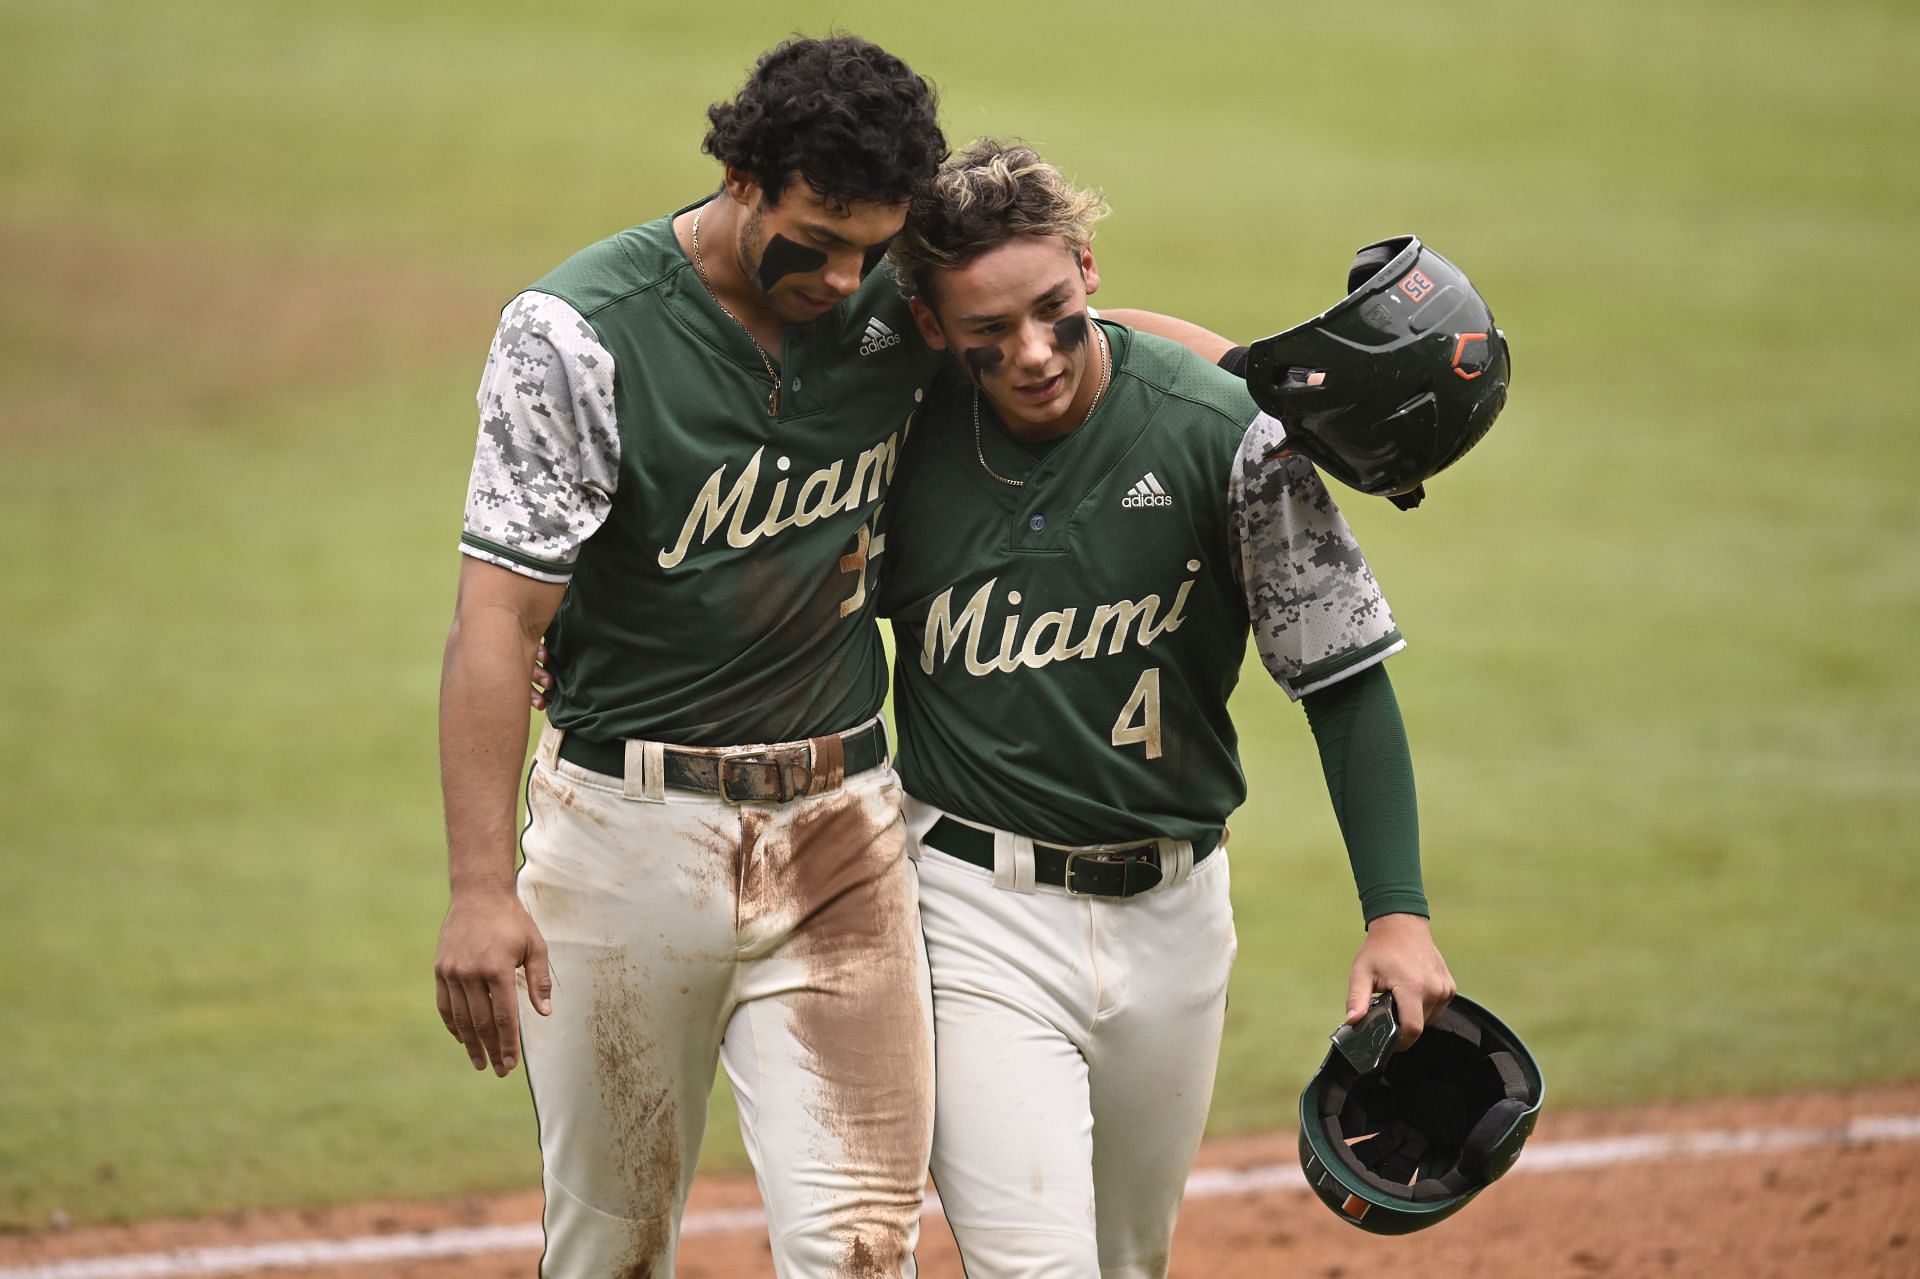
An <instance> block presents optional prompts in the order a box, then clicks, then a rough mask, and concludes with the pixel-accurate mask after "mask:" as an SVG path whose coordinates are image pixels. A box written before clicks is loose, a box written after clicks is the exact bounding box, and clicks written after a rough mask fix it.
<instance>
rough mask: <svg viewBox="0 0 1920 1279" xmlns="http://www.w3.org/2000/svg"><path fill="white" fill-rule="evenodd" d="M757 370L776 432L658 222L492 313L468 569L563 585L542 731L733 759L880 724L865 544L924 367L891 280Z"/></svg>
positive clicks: (751, 369)
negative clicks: (775, 388) (763, 745)
mask: <svg viewBox="0 0 1920 1279" xmlns="http://www.w3.org/2000/svg"><path fill="white" fill-rule="evenodd" d="M684 211H685V210H682V212H684ZM768 354H769V355H770V356H773V357H776V358H777V360H778V372H779V376H780V403H779V414H778V415H777V416H769V415H768V412H767V404H768V391H769V389H770V385H771V384H770V382H769V380H768V377H767V371H766V367H765V365H764V364H763V363H762V362H761V360H760V357H759V355H758V354H757V353H756V352H755V350H754V347H753V345H752V343H751V342H750V341H749V339H748V338H747V335H746V333H745V332H744V331H743V330H742V329H741V328H740V327H739V326H738V325H736V324H735V323H734V322H733V320H731V319H730V318H728V316H727V315H726V314H724V313H723V312H722V311H721V310H720V308H719V306H718V305H717V304H716V303H715V302H714V300H713V298H712V296H711V295H710V294H709V293H708V292H707V290H706V287H705V286H704V285H703V284H702V283H701V281H700V278H699V276H698V274H697V273H696V272H695V270H694V266H693V263H692V262H691V261H690V260H689V259H688V257H687V256H686V254H685V253H684V252H683V251H682V250H681V248H680V245H679V242H678V241H677V240H676V239H675V238H674V234H673V227H672V219H671V218H670V217H669V218H662V219H660V220H658V221H656V222H650V223H648V224H646V225H644V226H640V227H635V228H633V229H631V230H628V231H623V232H621V233H620V234H618V235H616V236H614V237H612V238H611V239H608V240H604V241H602V242H600V243H599V244H596V245H593V246H591V247H589V248H587V249H585V250H584V251H582V252H581V253H579V254H577V255H575V256H574V257H572V258H570V259H568V260H567V261H566V262H565V263H563V264H562V265H561V266H560V267H559V268H557V269H556V270H555V271H553V272H552V273H551V274H550V275H548V276H547V277H546V278H545V279H542V280H541V281H539V282H538V283H537V284H535V285H534V286H533V288H532V289H531V290H529V291H528V292H526V293H523V294H521V295H520V296H519V297H518V298H516V299H514V301H513V302H512V303H511V304H510V305H509V306H508V307H507V309H506V310H505V311H504V312H503V313H502V318H501V323H500V329H499V332H498V334H497V335H496V337H495V339H494V345H493V350H492V353H491V354H490V356H489V358H488V362H487V370H486V373H485V374H484V375H483V377H482V381H481V388H480V394H479V407H480V438H479V445H478V448H477V450H476V453H475V460H474V468H473V476H472V480H471V483H470V485H469V488H468V494H467V510H466V523H465V530H464V532H463V535H462V538H461V549H462V550H463V551H464V552H465V553H466V554H468V555H472V556H475V557H477V558H480V559H483V560H487V561H489V562H491V563H494V564H498V565H500V566H501V567H504V568H507V569H510V570H512V571H514V572H518V573H523V574H526V575H528V576H532V577H536V578H540V579H542V580H545V581H552V582H565V583H566V586H567V590H566V594H565V596H564V597H563V598H562V601H561V604H560V611H559V614H558V616H557V617H556V618H555V620H554V623H553V625H552V627H551V629H550V631H549V633H548V647H549V648H550V650H551V652H552V665H553V669H554V671H555V675H556V677H557V680H558V683H559V688H558V690H557V692H556V694H555V696H554V697H553V699H552V704H551V707H550V710H549V712H548V714H549V716H550V718H551V719H552V720H553V722H554V723H555V724H556V725H557V726H559V727H561V728H564V729H567V730H570V731H576V732H579V733H582V734H584V735H586V736H589V737H594V738H599V739H611V738H618V737H641V738H647V739H651V740H656V741H666V742H672V743H678V744H682V745H713V746H724V745H737V744H742V743H748V742H767V741H786V740H792V739H796V738H802V737H810V736H818V735H820V734H824V733H829V732H836V731H840V730H844V729H846V728H849V727H852V726H854V725H856V724H859V723H860V722H861V721H863V720H865V719H868V718H870V717H872V716H873V715H875V714H877V713H878V711H879V710H880V706H881V703H882V701H883V699H884V697H885V692H886V661H885V656H884V651H883V649H882V647H881V643H880V636H879V633H878V628H877V627H876V626H875V624H874V621H873V612H874V597H873V595H872V593H871V591H870V589H869V572H870V564H871V560H872V558H873V556H874V554H875V553H876V548H875V546H874V521H875V518H876V516H877V514H878V512H879V511H880V508H881V506H882V504H883V502H884V501H885V499H886V495H887V490H888V487H889V485H890V483H891V481H892V479H893V476H894V472H895V467H896V465H897V464H898V460H899V450H900V447H901V444H902V442H903V440H904V439H905V436H906V431H907V426H908V423H909V422H910V420H911V418H912V415H913V412H914V410H915V407H916V405H917V404H918V403H919V401H920V400H921V398H922V396H923V393H924V390H925V388H926V387H927V386H929V385H930V384H931V382H932V379H933V375H934V371H935V369H936V367H937V357H936V356H935V355H934V354H933V353H931V352H929V351H928V350H927V349H926V347H925V345H924V344H923V343H922V342H920V340H919V339H918V337H917V336H916V335H915V334H914V332H913V325H912V319H911V315H910V313H909V312H908V310H907V307H906V305H905V303H904V302H903V301H902V300H901V298H900V296H899V294H898V291H897V288H896V286H895V283H894V280H893V276H892V272H891V270H889V269H887V268H885V267H882V268H880V269H878V270H875V271H873V272H872V273H871V274H870V275H869V277H868V279H867V280H866V281H865V282H864V283H863V285H862V286H861V288H860V290H859V292H858V293H856V294H855V295H854V296H853V297H852V298H849V299H848V300H847V301H846V302H843V303H842V304H841V305H840V306H838V307H836V308H835V309H834V310H833V311H831V312H829V313H828V314H827V315H826V316H824V317H823V318H821V319H820V320H818V321H815V322H814V323H812V324H806V325H795V326H790V327H789V328H788V329H787V330H786V335H785V339H784V342H783V344H782V346H781V349H780V350H779V351H777V352H772V351H770V352H768Z"/></svg>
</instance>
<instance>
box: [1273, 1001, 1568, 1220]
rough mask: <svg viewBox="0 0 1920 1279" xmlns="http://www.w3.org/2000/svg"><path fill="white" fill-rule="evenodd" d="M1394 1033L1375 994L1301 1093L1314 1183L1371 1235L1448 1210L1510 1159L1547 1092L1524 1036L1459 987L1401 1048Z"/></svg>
mask: <svg viewBox="0 0 1920 1279" xmlns="http://www.w3.org/2000/svg"><path fill="white" fill-rule="evenodd" d="M1399 1033H1400V1032H1399V1025H1398V1024H1397V1022H1396V1020H1395V1018H1394V1015H1393V1001H1392V999H1390V998H1389V997H1387V996H1385V995H1380V996H1376V997H1375V998H1374V1003H1373V1006H1372V1007H1371V1008H1369V1009H1368V1010H1367V1013H1366V1015H1365V1016H1364V1017H1362V1018H1361V1019H1360V1021H1359V1022H1357V1023H1356V1024H1354V1025H1352V1026H1342V1027H1341V1028H1340V1029H1339V1030H1337V1031H1335V1032H1334V1034H1333V1050H1332V1051H1331V1052H1329V1053H1328V1054H1327V1060H1326V1061H1325V1062H1324V1063H1323V1064H1322V1065H1321V1067H1320V1070H1319V1073H1318V1074H1316V1075H1314V1077H1313V1080H1312V1082H1310V1083H1309V1084H1308V1085H1307V1090H1306V1091H1305V1092H1303V1093H1301V1094H1300V1166H1301V1168H1302V1169H1303V1170H1304V1171H1305V1172H1306V1174H1307V1184H1308V1185H1310V1186H1312V1187H1313V1191H1314V1193H1315V1194H1317V1195H1319V1196H1320V1201H1321V1202H1322V1203H1324V1204H1326V1205H1327V1207H1329V1208H1331V1209H1333V1211H1334V1213H1335V1214H1336V1215H1337V1216H1339V1217H1340V1219H1341V1220H1342V1221H1346V1222H1349V1223H1351V1224H1353V1225H1355V1226H1358V1227H1359V1228H1360V1229H1362V1230H1366V1231H1370V1232H1372V1233H1373V1234H1376V1235H1404V1234H1410V1233H1412V1232H1413V1231H1415V1230H1422V1229H1425V1228H1426V1227H1428V1226H1431V1225H1432V1224H1434V1223H1435V1222H1436V1221H1440V1220H1442V1219H1443V1218H1446V1217H1450V1216H1452V1215H1453V1214H1454V1213H1456V1212H1458V1211H1460V1209H1461V1208H1462V1207H1463V1206H1465V1204H1466V1202H1467V1200H1469V1199H1471V1198H1473V1197H1474V1196H1475V1195H1477V1194H1479V1193H1480V1192H1481V1191H1482V1190H1484V1189H1486V1188H1487V1186H1488V1185H1489V1184H1490V1183H1491V1182H1493V1181H1494V1180H1495V1179H1496V1178H1498V1177H1499V1176H1500V1175H1501V1174H1502V1173H1504V1172H1506V1170H1507V1169H1509V1168H1511V1167H1513V1161H1514V1160H1516V1159H1518V1158H1519V1157H1520V1147H1521V1146H1522V1145H1524V1144H1525V1143H1526V1140H1527V1137H1528V1135H1529V1134H1531V1133H1532V1132H1533V1125H1534V1122H1535V1121H1536V1120H1537V1119H1538V1118H1539V1115H1540V1103H1541V1101H1542V1100H1543V1099H1544V1098H1545V1096H1546V1091H1547V1086H1546V1081H1545V1080H1544V1079H1542V1078H1541V1075H1540V1067H1539V1066H1538V1065H1537V1064H1536V1063H1535V1062H1534V1060H1533V1055H1532V1054H1531V1053H1529V1052H1528V1051H1527V1046H1526V1045H1525V1044H1523V1043H1521V1042H1520V1037H1519V1036H1518V1035H1516V1034H1514V1033H1513V1032H1512V1031H1511V1030H1509V1029H1507V1027H1506V1026H1505V1025H1504V1024H1503V1023H1502V1022H1501V1021H1500V1019H1499V1018H1498V1017H1495V1016H1494V1015H1493V1014H1492V1013H1490V1012H1488V1011H1487V1010H1486V1009H1485V1008H1482V1007H1481V1006H1480V1005H1479V1004H1476V1003H1474V1002H1473V1001H1472V1000H1471V999H1468V998H1466V997H1465V996H1464V995H1455V996H1454V997H1453V1002H1452V1003H1450V1004H1448V1005H1447V1007H1446V1009H1445V1010H1444V1011H1442V1012H1441V1014H1440V1015H1439V1016H1438V1017H1436V1018H1434V1019H1433V1020H1432V1021H1430V1022H1428V1023H1427V1027H1426V1029H1425V1030H1424V1031H1423V1032H1422V1033H1421V1035H1420V1038H1419V1039H1418V1040H1416V1041H1415V1042H1414V1045H1413V1047H1411V1048H1409V1049H1407V1050H1406V1051H1405V1052H1398V1053H1397V1052H1395V1051H1394V1050H1393V1045H1394V1041H1395V1039H1396V1038H1397V1037H1398V1035H1399Z"/></svg>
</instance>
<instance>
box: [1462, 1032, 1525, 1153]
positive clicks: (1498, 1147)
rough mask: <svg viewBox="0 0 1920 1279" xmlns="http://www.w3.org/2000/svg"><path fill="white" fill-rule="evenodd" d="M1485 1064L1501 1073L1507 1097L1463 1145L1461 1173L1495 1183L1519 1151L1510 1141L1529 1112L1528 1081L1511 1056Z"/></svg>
mask: <svg viewBox="0 0 1920 1279" xmlns="http://www.w3.org/2000/svg"><path fill="white" fill-rule="evenodd" d="M1486 1064H1487V1065H1488V1066H1491V1067H1492V1068H1493V1069H1494V1071H1495V1072H1497V1073H1498V1075H1499V1079H1500V1088H1501V1090H1502V1091H1503V1092H1505V1093H1506V1096H1505V1097H1503V1098H1502V1099H1501V1100H1499V1101H1496V1102H1494V1103H1493V1104H1492V1105H1491V1106H1489V1107H1487V1113H1486V1114H1484V1115H1482V1116H1480V1118H1479V1120H1478V1121H1476V1122H1475V1123H1474V1125H1473V1127H1472V1128H1470V1129H1468V1130H1467V1135H1466V1138H1465V1140H1463V1141H1462V1142H1461V1143H1460V1169H1461V1171H1462V1172H1465V1173H1466V1174H1467V1175H1468V1176H1470V1177H1473V1178H1476V1179H1478V1180H1480V1181H1492V1180H1493V1179H1494V1178H1496V1177H1498V1176H1499V1175H1500V1174H1501V1173H1503V1172H1505V1171H1506V1170H1507V1169H1508V1168H1509V1167H1511V1166H1512V1164H1513V1156H1515V1155H1517V1154H1519V1148H1518V1147H1517V1146H1516V1147H1512V1148H1511V1149H1509V1148H1508V1147H1507V1144H1506V1143H1507V1138H1508V1137H1509V1136H1510V1135H1511V1134H1512V1132H1513V1129H1514V1126H1515V1125H1516V1124H1518V1123H1519V1122H1520V1120H1521V1119H1522V1118H1523V1117H1524V1116H1525V1115H1526V1113H1527V1110H1528V1094H1529V1091H1530V1090H1529V1088H1528V1086H1527V1077H1526V1074H1525V1072H1523V1071H1522V1070H1521V1069H1520V1063H1519V1062H1518V1061H1516V1060H1514V1057H1513V1054H1512V1053H1506V1052H1496V1053H1489V1054H1488V1055H1487V1059H1486Z"/></svg>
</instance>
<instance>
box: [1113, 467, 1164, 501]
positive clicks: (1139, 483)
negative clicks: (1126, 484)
mask: <svg viewBox="0 0 1920 1279" xmlns="http://www.w3.org/2000/svg"><path fill="white" fill-rule="evenodd" d="M1120 505H1122V506H1172V505H1173V498H1172V497H1170V496H1168V494H1167V491H1166V490H1165V489H1163V488H1161V487H1160V481H1159V480H1156V479H1154V478H1153V472H1152V471H1148V472H1147V473H1146V474H1145V475H1143V476H1141V477H1140V478H1139V479H1138V480H1135V481H1134V484H1133V487H1132V488H1130V489H1128V490H1127V495H1126V496H1125V497H1123V498H1121V499H1120Z"/></svg>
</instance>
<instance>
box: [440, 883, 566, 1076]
mask: <svg viewBox="0 0 1920 1279" xmlns="http://www.w3.org/2000/svg"><path fill="white" fill-rule="evenodd" d="M518 968H525V969H526V970H527V994H528V997H529V998H530V999H531V1000H532V1001H533V1007H534V1010H535V1011H536V1012H538V1013H539V1014H540V1015H541V1016H542V1017H546V1016H549V1015H551V1014H552V1012H553V970H552V969H551V968H549V967H548V965H547V940H546V938H544V937H542V936H541V935H540V929H539V928H538V927H537V926H536V925H535V924H534V922H533V917H532V916H531V915H529V914H527V910H526V907H524V906H522V905H521V904H520V899H519V897H518V896H516V895H515V894H514V892H513V890H512V889H510V888H509V889H506V890H505V891H504V892H494V893H489V894H476V893H467V894H464V895H460V896H456V897H455V898H454V899H453V904H452V905H451V906H449V907H448V908H447V918H446V921H445V922H444V923H442V924H441V925H440V949H439V952H438V953H437V954H436V955H435V956H434V960H433V982H434V1002H435V1003H436V1004H437V1005H438V1006H439V1008H440V1020H441V1022H443V1023H444V1024H445V1025H446V1028H447V1033H448V1034H450V1035H452V1036H453V1037H454V1038H455V1039H457V1040H459V1041H460V1043H461V1046H462V1047H464V1048H465V1049H466V1050H467V1058H468V1060H470V1061H471V1062H473V1068H474V1069H475V1070H485V1069H486V1068H487V1063H488V1062H489V1061H491V1062H492V1063H493V1073H494V1074H496V1075H500V1076H502V1077H504V1076H505V1075H506V1074H507V1073H508V1072H509V1071H511V1070H512V1069H513V1068H514V1066H515V1065H517V1064H518V1063H519V1059H520V998H519V992H518V990H517V989H516V988H515V985H514V970H516V969H518Z"/></svg>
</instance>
